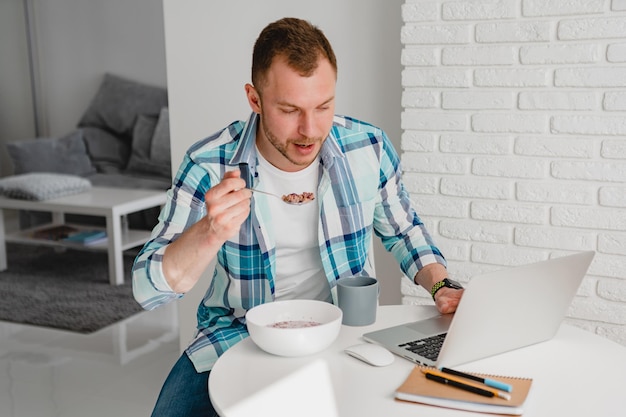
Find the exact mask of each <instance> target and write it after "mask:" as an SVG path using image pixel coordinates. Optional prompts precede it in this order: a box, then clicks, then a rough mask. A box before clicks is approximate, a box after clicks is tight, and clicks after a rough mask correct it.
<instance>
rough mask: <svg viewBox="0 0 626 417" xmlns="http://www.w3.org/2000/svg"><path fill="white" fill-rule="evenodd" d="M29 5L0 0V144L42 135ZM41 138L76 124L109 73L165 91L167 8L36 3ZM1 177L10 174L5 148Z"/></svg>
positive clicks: (143, 3) (149, 2) (124, 2)
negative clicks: (31, 68)
mask: <svg viewBox="0 0 626 417" xmlns="http://www.w3.org/2000/svg"><path fill="white" fill-rule="evenodd" d="M22 2H23V0H2V1H1V2H0V56H2V59H0V88H1V90H0V144H2V143H5V142H8V141H13V140H21V139H30V138H33V137H34V135H35V130H34V120H33V111H32V102H31V90H30V79H29V75H28V50H27V42H26V35H25V33H26V29H25V25H24V9H23V5H22ZM32 3H33V5H34V6H33V10H34V14H33V22H34V25H35V29H36V34H37V37H36V42H37V44H38V52H39V53H38V56H37V57H38V61H39V63H40V69H41V74H40V81H41V86H42V98H43V106H44V107H43V109H44V111H43V112H42V120H43V122H44V123H43V131H42V133H41V134H42V136H61V135H64V134H66V133H68V132H70V131H71V130H73V129H74V128H75V127H76V124H77V122H78V120H79V119H80V117H81V116H82V114H83V112H84V111H85V110H86V109H87V106H88V105H89V102H90V101H91V99H92V97H93V96H94V94H95V92H96V90H97V88H98V86H99V84H100V81H101V80H102V75H103V74H104V73H105V72H111V73H113V74H117V75H120V76H123V77H126V78H129V79H133V80H137V81H141V82H144V83H147V84H152V85H158V86H166V81H167V79H166V69H165V42H164V35H163V33H164V29H163V8H162V5H161V4H160V3H158V2H154V1H153V0H107V1H83V0H46V1H32ZM0 160H1V162H0V163H1V165H2V175H8V174H10V173H11V172H12V171H11V168H12V167H11V166H10V163H9V159H8V156H7V154H6V150H5V149H4V146H1V147H0Z"/></svg>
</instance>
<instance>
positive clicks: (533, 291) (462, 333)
mask: <svg viewBox="0 0 626 417" xmlns="http://www.w3.org/2000/svg"><path fill="white" fill-rule="evenodd" d="M594 255H595V252H593V251H589V252H581V253H577V254H574V255H569V256H564V257H561V258H556V259H550V260H547V261H542V262H538V263H534V264H530V265H524V266H519V267H515V268H509V269H505V270H500V271H495V272H489V273H485V274H480V275H476V276H474V277H472V279H471V280H470V282H469V284H468V285H467V287H466V289H465V292H464V294H463V297H462V298H461V301H460V302H459V305H458V308H457V310H456V312H455V313H454V314H447V315H438V316H435V317H431V318H428V319H424V320H420V321H416V322H410V323H405V324H401V325H398V326H393V327H389V328H386V329H381V330H377V331H373V332H370V333H366V334H364V335H363V338H364V339H365V340H367V341H368V342H372V343H377V344H379V345H382V346H384V347H386V348H387V349H389V350H390V351H391V352H393V353H395V354H396V355H398V356H401V357H403V358H406V359H408V360H410V361H412V362H415V363H418V364H423V365H427V366H437V367H441V366H448V367H452V366H456V365H459V364H463V363H467V362H472V361H475V360H478V359H482V358H486V357H490V356H493V355H497V354H500V353H504V352H508V351H511V350H514V349H518V348H521V347H524V346H529V345H532V344H535V343H539V342H543V341H546V340H549V339H551V338H552V337H553V336H554V335H555V334H556V332H557V330H558V329H559V326H560V324H561V322H562V321H563V318H564V317H565V314H566V313H567V310H568V308H569V306H570V304H571V302H572V299H573V298H574V296H575V295H576V291H577V290H578V287H579V286H580V283H581V282H582V280H583V278H584V276H585V274H586V273H587V269H588V268H589V265H590V264H591V261H592V259H593V257H594ZM430 344H432V345H434V347H432V348H430V347H428V345H430Z"/></svg>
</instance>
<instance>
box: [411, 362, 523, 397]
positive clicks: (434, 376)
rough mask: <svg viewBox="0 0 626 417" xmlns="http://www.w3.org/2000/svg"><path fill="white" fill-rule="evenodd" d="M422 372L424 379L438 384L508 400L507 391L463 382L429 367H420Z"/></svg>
mask: <svg viewBox="0 0 626 417" xmlns="http://www.w3.org/2000/svg"><path fill="white" fill-rule="evenodd" d="M422 372H424V374H426V379H430V380H431V381H435V382H439V383H440V384H445V385H450V386H451V387H455V388H459V389H462V390H465V391H468V392H472V393H474V394H478V395H482V396H483V397H498V398H502V399H505V400H510V399H511V396H510V395H509V394H507V393H504V392H501V391H497V390H492V389H489V388H481V387H478V386H476V385H473V384H472V383H467V382H463V381H461V380H459V379H456V378H455V377H451V376H446V375H443V374H441V373H439V372H437V371H434V370H430V369H422Z"/></svg>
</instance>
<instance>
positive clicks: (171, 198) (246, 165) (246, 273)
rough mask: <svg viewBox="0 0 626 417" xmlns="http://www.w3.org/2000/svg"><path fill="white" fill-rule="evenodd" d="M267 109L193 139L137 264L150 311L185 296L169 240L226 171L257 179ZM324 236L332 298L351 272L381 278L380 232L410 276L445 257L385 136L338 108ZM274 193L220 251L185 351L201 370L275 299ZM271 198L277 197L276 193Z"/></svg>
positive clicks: (330, 142) (199, 211)
mask: <svg viewBox="0 0 626 417" xmlns="http://www.w3.org/2000/svg"><path fill="white" fill-rule="evenodd" d="M257 123H258V115H256V114H252V116H251V117H250V119H249V120H248V121H247V122H245V123H244V122H242V121H238V122H234V123H232V124H231V125H230V126H228V127H227V128H225V129H224V130H222V131H220V132H218V133H216V134H215V135H213V136H211V137H209V138H206V139H204V140H202V141H200V142H198V143H196V144H194V145H193V146H192V147H191V148H190V149H189V150H188V151H187V153H186V155H185V157H184V159H183V162H182V164H181V166H180V168H179V170H178V173H177V174H176V177H175V178H174V181H173V186H172V188H171V189H170V190H169V191H168V198H167V202H166V204H165V206H164V207H163V210H162V211H161V214H160V216H159V223H158V225H157V226H156V227H155V228H154V230H153V232H152V237H151V240H150V241H149V242H147V243H146V245H145V246H144V247H143V249H142V251H141V252H140V254H139V255H138V256H137V259H136V260H135V264H134V266H133V291H134V294H135V298H136V299H137V301H138V302H139V303H140V304H141V305H142V306H143V308H145V309H148V310H150V309H153V308H155V307H157V306H159V305H161V304H164V303H167V302H169V301H172V300H175V299H178V298H180V297H182V296H183V294H177V293H175V292H173V291H172V289H171V288H170V287H169V285H168V284H167V281H166V279H165V277H164V276H163V271H162V268H161V262H162V259H163V253H164V251H165V248H166V246H167V244H168V243H170V242H172V241H174V240H176V239H177V238H178V237H179V236H180V235H181V233H183V231H184V230H185V229H186V228H188V227H189V226H190V225H192V224H194V223H195V222H197V221H199V220H200V219H201V218H203V217H204V216H205V214H206V208H205V204H204V195H205V193H206V192H207V191H208V190H209V189H210V188H211V187H212V186H213V185H215V184H217V183H219V182H220V180H221V178H222V177H223V176H224V173H225V172H226V171H228V170H232V169H237V168H239V169H241V171H242V176H243V177H244V178H245V179H246V181H247V184H248V185H250V186H253V187H258V186H259V185H260V184H261V187H262V181H263V179H262V178H260V177H259V176H258V173H257V164H258V162H257V156H256V149H255V139H256V127H257ZM320 165H321V168H322V169H320V174H319V186H318V189H317V194H316V198H315V202H317V204H318V205H319V213H320V217H319V225H318V233H317V234H318V237H319V238H318V239H319V249H320V256H321V259H322V265H323V268H324V272H325V274H326V278H327V279H328V282H329V284H330V288H331V294H332V297H333V301H334V302H336V301H337V293H336V288H335V287H336V286H335V282H336V280H337V279H339V278H341V277H345V276H350V275H356V274H365V275H371V276H375V272H374V268H373V263H372V262H371V259H370V257H371V256H373V254H372V253H370V247H371V243H372V232H374V233H375V234H376V235H377V236H379V237H380V238H381V239H382V242H383V245H384V246H385V248H386V249H387V250H388V251H390V252H391V253H392V254H393V256H394V257H395V259H396V260H397V261H398V263H399V264H400V267H401V269H402V271H403V272H404V273H405V274H406V275H407V276H408V277H410V278H411V279H413V277H414V276H415V275H416V274H417V272H418V271H419V270H420V268H422V267H423V266H424V265H427V264H431V263H441V264H443V265H445V260H444V258H443V256H442V255H441V253H440V252H439V249H437V247H436V246H435V245H434V243H433V242H432V239H431V238H430V236H429V234H428V232H427V231H426V229H425V228H424V225H423V224H422V222H421V221H420V219H419V217H418V216H417V214H416V213H415V212H414V210H413V209H412V208H411V204H410V199H409V196H408V194H407V192H406V190H405V189H404V186H403V184H402V182H401V174H400V169H399V158H398V155H397V153H396V151H395V150H394V148H393V146H392V144H391V142H390V141H389V139H388V138H387V136H386V134H385V133H384V132H383V131H382V130H380V129H378V128H376V127H374V126H372V125H369V124H366V123H363V122H360V121H358V120H355V119H351V118H348V117H343V116H335V118H334V123H333V127H332V128H331V131H330V134H329V136H328V138H327V140H326V141H325V142H324V144H323V146H322V149H321V153H320ZM267 198H268V197H266V196H263V195H261V194H254V195H253V198H252V202H251V214H250V216H248V218H247V219H246V221H245V222H244V223H243V224H242V226H241V229H240V232H239V234H238V235H237V236H235V237H234V238H232V239H231V240H229V241H227V242H226V243H225V244H224V245H223V246H222V248H221V249H220V251H219V253H218V254H217V265H216V268H215V271H214V273H213V278H212V280H211V283H210V285H209V288H208V290H207V292H206V294H205V295H204V298H203V300H202V302H201V303H200V305H199V307H198V314H197V318H198V330H197V334H196V337H195V339H194V340H193V342H192V343H191V344H190V346H189V347H188V348H187V350H186V352H187V354H188V355H189V357H190V359H191V360H192V362H193V363H194V366H195V367H196V370H197V371H199V372H202V371H207V370H210V369H211V368H212V366H213V364H214V363H215V361H216V360H217V358H218V357H219V356H220V355H221V354H222V353H224V352H225V351H226V349H228V348H229V347H231V346H233V345H234V344H235V343H237V342H239V341H240V340H242V339H244V338H245V337H247V336H248V331H247V329H246V322H245V313H246V311H247V310H248V309H250V308H252V307H254V306H256V305H259V304H263V303H267V302H271V301H273V299H274V284H275V283H274V277H275V272H276V247H275V244H274V238H273V236H272V235H271V234H268V233H266V230H272V228H271V224H272V221H273V219H272V217H271V213H270V212H269V210H267V200H266V199H267ZM269 198H271V197H269Z"/></svg>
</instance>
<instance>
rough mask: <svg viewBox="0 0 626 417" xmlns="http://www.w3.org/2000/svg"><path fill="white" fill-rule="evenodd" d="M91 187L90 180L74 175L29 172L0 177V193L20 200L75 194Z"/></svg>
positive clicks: (45, 198) (46, 198)
mask: <svg viewBox="0 0 626 417" xmlns="http://www.w3.org/2000/svg"><path fill="white" fill-rule="evenodd" d="M89 188H91V182H89V180H88V179H86V178H81V177H78V176H76V175H66V174H56V173H51V172H46V173H30V174H21V175H13V176H10V177H5V178H2V179H0V194H2V195H3V196H5V197H9V198H19V199H22V200H48V199H50V198H57V197H63V196H66V195H71V194H77V193H81V192H83V191H86V190H88V189H89Z"/></svg>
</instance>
